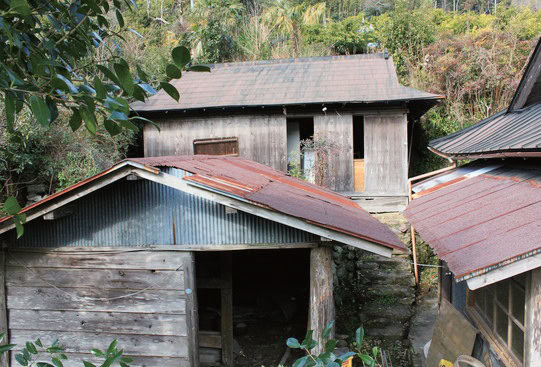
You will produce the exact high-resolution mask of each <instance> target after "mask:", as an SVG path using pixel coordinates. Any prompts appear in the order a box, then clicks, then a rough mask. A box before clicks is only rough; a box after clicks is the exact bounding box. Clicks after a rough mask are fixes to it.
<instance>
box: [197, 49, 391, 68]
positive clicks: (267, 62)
mask: <svg viewBox="0 0 541 367" xmlns="http://www.w3.org/2000/svg"><path fill="white" fill-rule="evenodd" d="M341 59H350V60H356V59H366V60H370V59H374V60H380V59H383V60H391V61H392V59H391V57H388V58H387V59H385V55H384V53H383V52H374V53H368V54H353V55H329V56H314V57H294V58H283V59H267V60H252V61H232V62H222V63H215V64H207V65H208V66H209V67H211V68H226V67H234V66H258V65H275V64H293V63H303V62H324V61H329V60H341Z"/></svg>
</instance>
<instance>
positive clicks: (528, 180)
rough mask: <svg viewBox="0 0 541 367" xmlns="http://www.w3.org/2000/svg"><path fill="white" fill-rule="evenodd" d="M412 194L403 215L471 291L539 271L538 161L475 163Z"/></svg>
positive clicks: (428, 182) (540, 185) (540, 181)
mask: <svg viewBox="0 0 541 367" xmlns="http://www.w3.org/2000/svg"><path fill="white" fill-rule="evenodd" d="M413 191H414V192H415V195H414V200H412V201H411V203H410V204H409V206H408V208H407V209H406V211H405V212H404V215H405V216H406V218H407V219H408V220H409V222H410V223H411V224H412V225H413V226H414V227H415V230H416V231H417V232H418V233H419V234H420V235H421V237H422V238H423V240H424V241H426V242H427V243H428V244H429V245H430V246H431V247H432V248H433V249H434V252H435V253H436V254H437V256H438V257H439V258H441V259H442V260H444V261H445V262H446V263H447V265H448V266H449V269H450V270H451V271H452V272H453V273H454V274H455V277H456V278H457V280H468V285H469V286H470V288H471V289H476V288H479V287H481V286H484V285H487V284H489V283H492V282H495V281H498V280H501V279H505V278H507V277H511V276H514V275H517V274H519V273H521V272H524V271H527V270H530V269H532V268H536V267H540V266H541V257H540V256H541V255H539V254H541V241H540V240H539V238H540V237H541V219H540V218H541V168H540V166H539V164H538V162H534V163H527V162H522V161H513V160H511V161H506V163H498V164H493V163H492V164H490V163H486V162H483V163H478V162H474V163H473V164H470V165H466V166H462V167H459V168H457V169H455V170H453V171H450V172H446V173H443V174H441V175H439V176H436V177H434V178H430V179H428V180H426V181H424V182H420V183H418V184H416V185H415V186H414V187H413ZM526 259H528V260H527V261H528V265H526V264H525V263H523V264H521V266H518V263H519V262H523V261H525V260H526Z"/></svg>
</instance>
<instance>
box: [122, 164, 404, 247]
mask: <svg viewBox="0 0 541 367" xmlns="http://www.w3.org/2000/svg"><path fill="white" fill-rule="evenodd" d="M131 161H134V162H137V163H140V164H144V165H149V166H153V167H164V166H165V167H175V168H179V169H182V170H185V171H187V172H190V173H192V174H193V176H190V177H186V178H185V180H188V181H193V182H196V183H197V184H199V185H202V186H205V187H208V188H211V189H214V190H220V191H221V192H226V193H228V194H230V195H234V196H236V197H241V198H243V199H244V200H247V201H249V202H250V203H253V204H256V205H259V206H264V207H266V208H269V209H272V210H275V211H277V212H281V213H284V214H287V215H291V216H293V217H296V218H301V219H303V220H305V221H307V222H310V223H314V224H317V225H321V226H324V227H327V228H331V229H333V230H336V231H339V232H343V233H346V234H348V235H351V236H355V237H358V238H362V239H365V240H369V241H371V242H374V243H378V244H381V245H384V246H387V247H391V248H395V249H398V250H401V251H407V250H406V248H405V246H404V244H403V243H402V242H401V241H400V240H399V239H398V237H397V236H396V235H395V234H394V233H393V232H392V231H391V230H390V229H389V228H388V227H387V226H385V225H384V224H383V223H381V222H379V221H378V220H377V219H375V218H374V217H372V216H371V215H370V214H369V213H368V212H366V211H364V210H363V209H361V208H360V207H359V206H358V205H357V204H356V203H355V202H353V201H352V200H350V199H348V198H346V197H343V196H341V195H339V194H337V193H335V192H333V191H330V190H327V189H324V188H322V187H320V186H316V185H312V184H310V183H308V182H306V181H302V180H299V179H296V178H293V177H290V176H287V175H286V174H284V173H283V172H280V171H277V170H275V169H272V168H270V167H267V166H265V165H262V164H259V163H256V162H253V161H249V160H247V159H243V158H239V157H219V156H200V155H197V156H183V157H178V156H171V157H153V158H138V159H131Z"/></svg>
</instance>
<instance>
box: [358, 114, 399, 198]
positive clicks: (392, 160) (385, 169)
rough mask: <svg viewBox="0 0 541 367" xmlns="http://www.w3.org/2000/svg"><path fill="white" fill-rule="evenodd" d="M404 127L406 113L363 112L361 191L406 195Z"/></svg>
mask: <svg viewBox="0 0 541 367" xmlns="http://www.w3.org/2000/svg"><path fill="white" fill-rule="evenodd" d="M407 129H408V125H407V119H406V113H393V114H373V115H365V117H364V149H365V162H364V172H365V194H367V195H374V196H376V195H383V196H405V195H407V183H408V130H407Z"/></svg>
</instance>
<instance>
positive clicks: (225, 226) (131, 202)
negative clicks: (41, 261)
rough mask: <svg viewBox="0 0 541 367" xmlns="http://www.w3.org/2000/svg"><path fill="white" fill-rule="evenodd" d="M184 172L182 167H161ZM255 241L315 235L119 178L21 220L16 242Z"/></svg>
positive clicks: (309, 238) (46, 244)
mask: <svg viewBox="0 0 541 367" xmlns="http://www.w3.org/2000/svg"><path fill="white" fill-rule="evenodd" d="M164 171H166V172H167V173H169V174H172V175H175V176H177V177H183V176H184V175H185V172H184V171H182V170H179V169H175V168H167V169H164ZM174 231H175V233H176V244H177V245H196V244H215V245H222V244H223V245H226V244H257V243H294V242H310V241H315V240H316V239H317V238H316V236H314V235H312V234H309V233H307V232H304V231H300V230H297V229H294V228H291V227H288V226H285V225H282V224H279V223H276V222H272V221H269V220H266V219H263V218H259V217H256V216H253V215H250V214H247V213H243V212H240V211H239V212H237V213H235V214H226V213H225V207H224V206H223V205H220V204H217V203H214V202H210V201H208V200H205V199H201V198H198V197H195V196H193V195H189V194H186V193H183V192H181V191H178V190H175V189H172V188H169V187H167V186H164V185H160V184H157V183H154V182H150V181H147V180H137V181H126V180H123V181H119V182H116V183H114V184H111V185H109V186H107V187H105V188H103V189H102V190H99V191H97V192H94V193H92V194H90V195H87V196H85V197H83V198H81V199H79V200H77V201H75V204H74V206H73V214H71V215H69V216H67V217H64V218H60V219H56V220H52V221H46V220H43V219H36V220H35V221H32V222H30V223H28V224H26V225H25V234H24V236H23V237H22V238H20V239H19V240H17V239H16V238H15V233H14V231H11V232H10V233H9V235H10V238H9V242H10V244H11V246H14V247H59V246H97V247H99V246H145V245H173V244H175V236H174V234H173V232H174Z"/></svg>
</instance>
